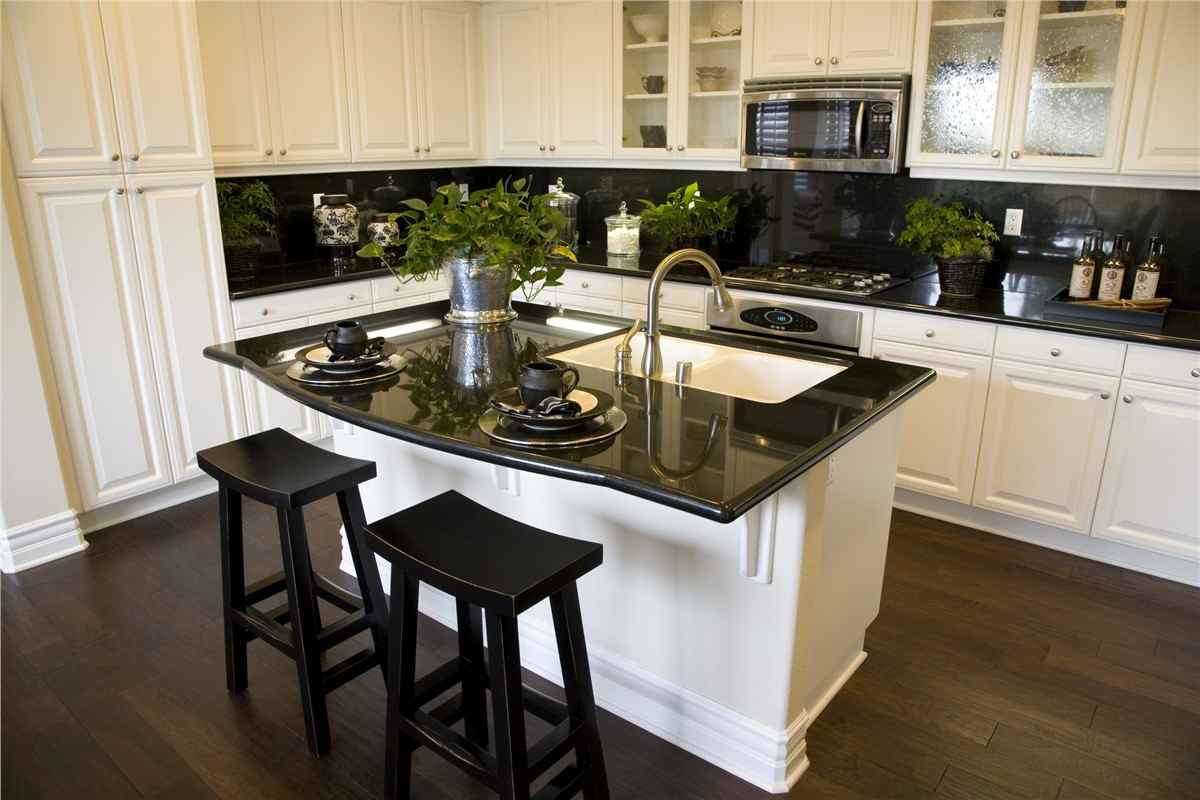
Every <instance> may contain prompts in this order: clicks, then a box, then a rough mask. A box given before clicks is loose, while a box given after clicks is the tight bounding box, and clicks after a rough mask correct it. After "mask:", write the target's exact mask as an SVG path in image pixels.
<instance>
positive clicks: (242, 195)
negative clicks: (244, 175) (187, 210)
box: [217, 180, 279, 280]
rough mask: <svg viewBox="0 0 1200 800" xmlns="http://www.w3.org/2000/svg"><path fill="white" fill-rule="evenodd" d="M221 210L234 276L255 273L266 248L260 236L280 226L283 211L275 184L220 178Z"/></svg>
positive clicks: (227, 264) (227, 256)
mask: <svg viewBox="0 0 1200 800" xmlns="http://www.w3.org/2000/svg"><path fill="white" fill-rule="evenodd" d="M217 210H218V213H219V214H220V217H221V239H222V240H223V241H224V244H225V267H226V269H227V271H228V272H229V276H230V278H231V279H232V280H245V279H247V278H251V277H253V276H254V273H255V271H256V270H257V269H258V254H259V251H260V250H262V243H261V242H259V241H258V239H257V238H256V237H258V236H268V237H270V236H275V234H276V230H277V229H276V227H275V221H276V219H277V218H278V216H279V211H278V208H277V206H276V203H275V195H274V194H273V193H272V192H271V187H270V186H267V184H266V183H264V182H263V181H260V180H253V181H217Z"/></svg>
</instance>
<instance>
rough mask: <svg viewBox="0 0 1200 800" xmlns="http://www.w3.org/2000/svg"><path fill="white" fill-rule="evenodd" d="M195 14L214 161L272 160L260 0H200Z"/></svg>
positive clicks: (247, 162)
mask: <svg viewBox="0 0 1200 800" xmlns="http://www.w3.org/2000/svg"><path fill="white" fill-rule="evenodd" d="M196 17H197V20H198V23H199V30H200V57H201V63H202V65H203V69H204V89H205V101H206V105H207V107H208V132H209V138H210V139H211V141H212V154H213V163H214V164H216V165H217V166H220V167H226V166H242V165H250V164H264V165H265V164H274V163H275V143H274V139H273V137H272V133H271V113H270V110H269V109H270V107H269V100H268V94H267V62H266V53H265V51H264V49H263V33H262V19H261V16H260V15H259V7H258V3H255V2H225V1H224V0H200V2H198V3H197V4H196Z"/></svg>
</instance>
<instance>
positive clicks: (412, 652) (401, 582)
mask: <svg viewBox="0 0 1200 800" xmlns="http://www.w3.org/2000/svg"><path fill="white" fill-rule="evenodd" d="M420 586H421V584H420V582H419V581H418V580H417V579H416V578H412V577H409V576H407V575H405V574H404V573H403V572H402V571H401V570H400V569H398V568H397V567H396V566H395V565H393V566H392V617H391V623H390V624H391V630H390V631H388V646H389V648H390V650H389V652H388V658H387V662H388V670H387V673H388V674H387V739H386V756H385V758H386V759H387V762H386V764H385V766H384V777H383V796H384V797H386V798H388V800H407V799H408V797H409V793H410V791H411V789H410V787H411V784H412V753H413V744H412V742H410V741H409V739H408V737H406V736H405V735H404V734H403V733H402V731H401V730H400V718H401V717H404V716H411V715H412V713H413V711H414V708H413V701H414V694H415V690H414V688H413V685H414V683H415V682H416V671H417V598H418V594H419V590H420Z"/></svg>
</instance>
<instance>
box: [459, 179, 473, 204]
mask: <svg viewBox="0 0 1200 800" xmlns="http://www.w3.org/2000/svg"><path fill="white" fill-rule="evenodd" d="M458 193H459V194H460V195H462V201H463V202H464V203H465V202H467V198H468V197H469V196H470V195H471V185H470V184H468V183H460V184H459V185H458Z"/></svg>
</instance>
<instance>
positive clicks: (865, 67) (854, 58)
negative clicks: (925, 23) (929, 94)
mask: <svg viewBox="0 0 1200 800" xmlns="http://www.w3.org/2000/svg"><path fill="white" fill-rule="evenodd" d="M915 8H916V3H915V2H905V0H879V1H878V2H845V0H818V2H801V3H796V2H771V1H770V0H768V1H767V2H760V3H756V4H755V11H754V14H755V16H754V54H753V59H752V62H753V68H752V77H755V78H776V77H781V78H782V77H796V76H804V75H838V74H845V75H853V74H866V73H887V72H908V71H909V69H910V68H911V66H912V52H913V20H914V14H915Z"/></svg>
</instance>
